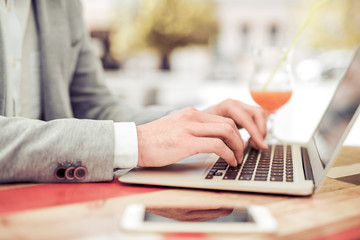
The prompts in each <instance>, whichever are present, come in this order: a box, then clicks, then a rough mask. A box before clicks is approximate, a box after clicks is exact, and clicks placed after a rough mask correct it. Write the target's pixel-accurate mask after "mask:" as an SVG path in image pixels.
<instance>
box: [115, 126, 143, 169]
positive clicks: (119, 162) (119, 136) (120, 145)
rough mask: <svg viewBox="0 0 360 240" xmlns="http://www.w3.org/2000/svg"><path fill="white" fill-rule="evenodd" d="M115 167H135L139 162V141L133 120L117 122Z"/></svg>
mask: <svg viewBox="0 0 360 240" xmlns="http://www.w3.org/2000/svg"><path fill="white" fill-rule="evenodd" d="M114 131H115V147H114V168H133V167H136V166H137V163H138V141H137V130H136V125H135V123H133V122H115V123H114Z"/></svg>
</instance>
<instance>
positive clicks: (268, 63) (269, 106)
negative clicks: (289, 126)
mask: <svg viewBox="0 0 360 240" xmlns="http://www.w3.org/2000/svg"><path fill="white" fill-rule="evenodd" d="M252 54H253V59H254V71H253V74H252V77H251V79H250V82H249V89H250V94H251V96H252V98H253V99H254V101H255V102H256V103H257V104H259V105H260V106H261V107H262V108H263V109H264V110H265V111H266V112H267V113H268V122H267V135H266V138H265V142H266V143H269V144H274V143H277V142H279V141H280V140H279V139H278V138H276V136H275V135H274V118H275V113H276V111H277V110H278V109H279V108H280V107H282V106H283V105H284V104H285V103H287V102H288V101H289V99H290V98H291V95H292V92H293V76H292V72H291V65H290V62H291V61H290V58H291V55H292V51H290V52H289V53H288V54H286V55H285V49H281V48H275V47H263V48H253V49H252Z"/></svg>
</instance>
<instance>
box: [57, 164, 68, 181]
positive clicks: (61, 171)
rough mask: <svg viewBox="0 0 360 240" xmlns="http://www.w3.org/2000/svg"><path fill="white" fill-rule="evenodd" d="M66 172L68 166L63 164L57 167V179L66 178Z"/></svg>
mask: <svg viewBox="0 0 360 240" xmlns="http://www.w3.org/2000/svg"><path fill="white" fill-rule="evenodd" d="M65 172H66V168H65V167H63V166H60V167H57V168H56V169H55V172H54V175H55V178H56V179H57V180H64V179H65Z"/></svg>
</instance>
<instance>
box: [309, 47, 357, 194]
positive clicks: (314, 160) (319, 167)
mask: <svg viewBox="0 0 360 240" xmlns="http://www.w3.org/2000/svg"><path fill="white" fill-rule="evenodd" d="M359 57H360V47H358V48H357V50H356V52H355V54H354V55H353V59H352V61H351V62H350V64H349V65H348V67H347V69H346V70H345V71H344V74H343V76H342V77H341V80H340V81H339V83H338V86H339V85H340V84H341V82H342V81H343V80H344V78H345V77H346V75H347V73H348V71H349V69H350V67H351V66H352V64H353V63H354V60H355V59H356V58H359ZM338 88H339V87H337V88H336V89H335V92H334V94H333V96H332V98H331V100H330V101H329V105H328V107H327V109H326V111H325V112H324V114H325V113H326V112H327V111H328V109H329V106H330V103H331V102H332V101H333V99H334V96H335V93H336V91H337V90H338ZM359 114H360V106H358V108H357V110H356V111H355V113H354V115H353V116H352V118H351V120H350V122H349V124H348V126H347V127H346V129H345V131H344V133H343V134H342V136H341V138H340V140H339V142H338V144H337V146H336V148H335V149H334V151H333V154H332V155H331V157H330V160H329V162H328V163H327V165H326V166H325V168H324V166H323V163H322V161H321V159H320V155H319V150H318V149H317V146H316V143H315V134H316V132H317V130H318V128H319V126H320V125H321V121H322V120H323V118H324V115H323V117H322V118H321V120H320V121H319V123H318V125H317V127H316V129H315V131H314V132H313V134H312V136H311V138H310V140H309V142H308V144H307V149H308V153H309V157H310V163H311V167H312V172H313V176H314V184H315V189H316V188H318V187H319V185H320V184H321V182H322V180H323V179H324V178H325V176H326V173H327V172H328V171H329V169H330V168H331V166H332V165H333V163H334V161H335V160H336V157H337V155H338V153H339V151H340V150H341V148H342V146H343V143H344V141H345V139H346V137H347V135H348V134H349V132H350V130H351V128H352V126H353V125H354V123H355V122H356V119H357V117H358V115H359Z"/></svg>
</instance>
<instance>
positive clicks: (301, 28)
mask: <svg viewBox="0 0 360 240" xmlns="http://www.w3.org/2000/svg"><path fill="white" fill-rule="evenodd" d="M328 1H329V0H322V1H320V2H319V3H317V4H315V5H314V6H313V7H312V8H311V11H310V14H309V15H308V17H307V18H306V19H305V21H304V23H303V24H302V25H301V27H300V29H299V30H298V31H297V33H296V35H295V37H294V39H293V40H292V41H291V43H290V45H289V47H288V48H287V49H286V51H285V52H284V54H283V55H282V57H281V58H280V60H279V62H278V63H277V64H276V66H275V68H274V69H273V71H272V72H271V74H270V77H269V79H268V81H267V82H266V83H265V85H264V88H263V91H266V90H267V88H268V87H269V85H270V83H271V81H272V79H273V78H274V76H275V74H276V72H277V71H278V70H279V68H280V66H281V64H282V63H283V62H284V60H285V59H286V57H287V55H288V54H289V52H290V50H291V49H292V48H293V47H294V45H295V44H296V42H297V41H298V40H299V38H300V36H301V34H302V32H303V31H304V30H305V28H306V26H307V25H308V24H309V22H310V20H311V19H312V17H313V15H314V14H315V13H316V12H317V11H318V10H319V9H320V8H321V7H322V6H323V5H325V4H326V3H327V2H328Z"/></svg>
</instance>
